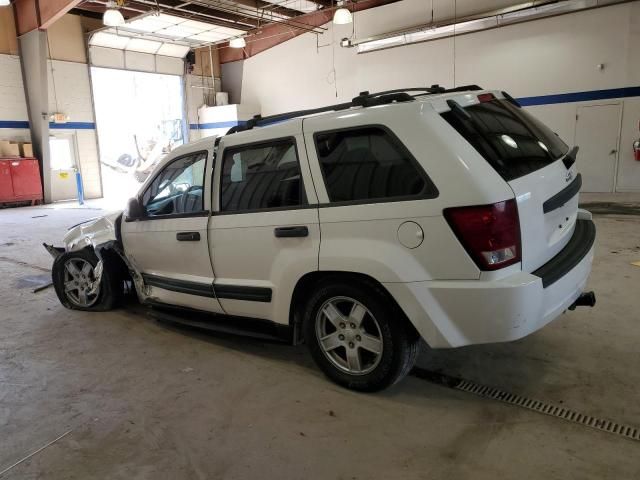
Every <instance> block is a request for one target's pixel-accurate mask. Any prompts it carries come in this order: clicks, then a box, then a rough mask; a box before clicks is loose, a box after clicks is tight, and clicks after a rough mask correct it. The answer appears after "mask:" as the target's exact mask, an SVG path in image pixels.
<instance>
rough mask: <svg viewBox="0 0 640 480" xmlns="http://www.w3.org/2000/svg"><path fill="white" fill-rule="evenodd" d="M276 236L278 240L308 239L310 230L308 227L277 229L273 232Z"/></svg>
mask: <svg viewBox="0 0 640 480" xmlns="http://www.w3.org/2000/svg"><path fill="white" fill-rule="evenodd" d="M273 233H274V235H275V236H276V237H278V238H292V237H308V236H309V229H308V228H307V227H304V226H302V227H277V228H276V229H274V231H273Z"/></svg>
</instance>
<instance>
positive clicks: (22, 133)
mask: <svg viewBox="0 0 640 480" xmlns="http://www.w3.org/2000/svg"><path fill="white" fill-rule="evenodd" d="M28 120H29V115H28V113H27V102H26V101H25V97H24V88H23V86H22V72H21V71H20V58H19V57H17V56H15V55H0V140H13V141H18V142H29V141H30V140H31V135H30V134H29V129H28V128H7V127H6V126H5V127H3V125H6V124H4V123H2V122H11V121H18V122H28Z"/></svg>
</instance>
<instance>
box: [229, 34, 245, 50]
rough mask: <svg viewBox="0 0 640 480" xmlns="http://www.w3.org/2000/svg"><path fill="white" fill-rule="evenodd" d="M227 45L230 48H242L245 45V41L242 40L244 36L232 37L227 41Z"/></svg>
mask: <svg viewBox="0 0 640 480" xmlns="http://www.w3.org/2000/svg"><path fill="white" fill-rule="evenodd" d="M229 46H230V47H231V48H244V47H246V46H247V42H246V41H245V40H244V37H239V38H232V39H231V40H230V41H229Z"/></svg>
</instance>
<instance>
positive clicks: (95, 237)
mask: <svg viewBox="0 0 640 480" xmlns="http://www.w3.org/2000/svg"><path fill="white" fill-rule="evenodd" d="M121 216H122V212H115V213H110V214H109V215H105V216H104V217H99V218H96V219H93V220H89V221H87V222H84V223H81V224H80V225H76V226H75V227H73V228H71V229H70V230H69V231H68V232H67V234H66V235H65V236H64V239H63V241H64V248H65V251H67V252H75V251H78V250H82V249H83V248H86V247H93V248H94V249H95V248H96V247H98V246H99V245H102V244H104V243H107V242H110V241H118V230H117V228H118V227H117V224H118V222H119V219H120V217H121ZM49 253H51V252H49Z"/></svg>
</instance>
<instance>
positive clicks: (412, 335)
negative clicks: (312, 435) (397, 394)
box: [303, 282, 419, 392]
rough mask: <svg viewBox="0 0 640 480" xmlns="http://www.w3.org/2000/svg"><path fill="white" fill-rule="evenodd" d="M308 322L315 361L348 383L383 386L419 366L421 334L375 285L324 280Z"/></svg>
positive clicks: (359, 387)
mask: <svg viewBox="0 0 640 480" xmlns="http://www.w3.org/2000/svg"><path fill="white" fill-rule="evenodd" d="M303 321H304V326H303V328H304V337H305V342H306V343H307V345H308V346H309V349H310V351H311V355H312V356H313V358H314V360H315V362H316V363H317V365H318V366H319V367H320V369H321V370H322V371H323V372H324V373H325V375H327V377H329V378H330V379H331V380H333V381H334V382H336V383H337V384H339V385H342V386H344V387H347V388H350V389H353V390H359V391H366V392H371V391H376V390H382V389H384V388H386V387H388V386H390V385H393V384H394V383H396V382H397V381H399V380H400V379H402V378H404V377H405V376H406V375H407V373H409V371H410V370H411V368H412V367H413V365H414V364H415V361H416V358H417V355H418V350H419V336H418V335H417V333H416V332H415V331H414V329H413V328H412V326H411V325H410V324H409V323H408V321H407V320H406V318H405V317H404V316H403V315H402V312H400V311H399V309H398V308H397V306H396V305H394V304H393V303H392V302H391V301H389V299H388V298H387V296H386V295H385V294H384V292H379V291H377V289H376V287H375V286H373V285H358V284H348V283H342V282H335V283H333V282H325V283H323V284H321V285H320V286H319V288H318V289H317V290H316V292H315V293H314V294H313V295H312V297H311V299H310V300H309V302H308V304H307V307H306V309H305V312H304V318H303Z"/></svg>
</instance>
